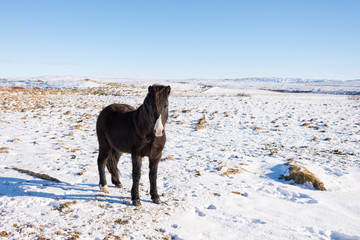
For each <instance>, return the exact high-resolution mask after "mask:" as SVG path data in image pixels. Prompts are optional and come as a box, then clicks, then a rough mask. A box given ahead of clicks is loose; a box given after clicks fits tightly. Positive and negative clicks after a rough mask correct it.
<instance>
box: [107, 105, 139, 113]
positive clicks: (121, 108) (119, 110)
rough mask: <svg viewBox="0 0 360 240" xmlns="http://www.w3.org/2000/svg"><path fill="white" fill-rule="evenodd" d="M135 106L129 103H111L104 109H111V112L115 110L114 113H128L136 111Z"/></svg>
mask: <svg viewBox="0 0 360 240" xmlns="http://www.w3.org/2000/svg"><path fill="white" fill-rule="evenodd" d="M134 110H135V108H133V107H132V106H130V105H127V104H117V103H114V104H111V105H109V106H107V107H106V108H105V109H104V110H103V111H109V112H113V113H115V112H116V113H120V114H121V113H126V112H131V111H134Z"/></svg>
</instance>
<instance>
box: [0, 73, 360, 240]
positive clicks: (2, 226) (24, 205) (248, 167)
mask: <svg viewBox="0 0 360 240" xmlns="http://www.w3.org/2000/svg"><path fill="white" fill-rule="evenodd" d="M157 82H158V83H162V84H168V85H171V87H172V93H171V96H170V98H169V101H170V106H169V110H170V112H169V119H168V123H167V125H166V134H167V138H168V140H167V144H166V147H165V150H164V152H163V159H162V161H161V162H160V165H159V174H158V189H159V193H160V195H162V196H161V200H162V201H163V203H162V204H161V205H156V204H153V203H151V200H150V194H149V180H148V176H147V175H148V169H147V162H148V160H147V159H144V164H143V175H142V179H141V182H142V184H141V188H140V196H141V200H142V206H140V207H133V206H132V205H131V199H130V188H131V183H132V180H131V160H130V156H129V155H123V157H122V159H121V160H120V163H119V169H120V172H121V178H120V179H121V182H122V184H123V186H124V187H123V188H122V189H117V188H115V187H114V186H113V185H110V189H111V192H110V193H109V194H104V193H101V192H99V188H98V182H99V179H98V172H97V163H96V159H97V152H98V145H97V139H96V133H95V123H96V117H97V115H98V114H99V112H100V111H101V109H102V108H103V107H105V106H106V105H108V104H111V103H114V102H117V103H126V104H130V105H133V106H139V105H140V104H141V103H142V101H143V99H144V97H145V95H146V90H147V86H148V85H149V84H153V83H157ZM269 90H272V91H269ZM292 92H297V93H292ZM299 92H301V93H299ZM304 92H311V93H304ZM359 92H360V81H356V80H354V81H325V80H324V81H323V80H318V81H313V80H304V79H247V80H244V79H243V80H236V79H235V80H222V81H220V80H184V81H183V80H178V81H174V80H173V81H167V80H162V81H153V80H131V79H117V80H112V79H92V80H89V79H87V80H84V79H83V78H76V77H67V78H64V77H41V78H22V79H20V78H19V79H0V239H1V237H3V238H4V239H7V238H8V239H77V238H78V239H334V240H335V239H344V240H345V239H351V240H354V239H357V240H359V239H360V227H359V226H360V204H359V202H360V184H359V182H360V100H359V98H358V97H357V96H355V97H354V96H352V97H351V96H349V95H347V94H349V93H352V94H354V93H359ZM314 93H316V94H314ZM324 93H337V94H336V95H335V94H324ZM204 117H205V119H206V123H205V124H203V125H202V127H201V128H197V127H196V124H197V123H198V121H199V119H200V118H204ZM289 159H294V160H295V161H297V162H298V163H300V164H301V165H303V166H304V167H306V168H307V169H309V170H310V171H311V172H313V173H314V174H315V175H316V176H317V177H318V178H319V179H320V180H321V181H322V182H323V183H324V184H325V187H326V191H317V190H315V189H314V188H313V187H312V186H311V185H309V184H306V185H298V184H294V183H293V182H291V181H284V180H279V177H280V176H281V175H283V174H286V172H287V171H288V167H287V166H285V165H284V164H285V163H286V162H287V161H288V160H289ZM12 168H18V169H24V170H29V171H33V172H36V173H41V174H48V175H49V176H51V177H54V178H57V179H59V180H60V181H61V183H57V182H53V181H47V180H43V179H40V178H38V177H34V176H30V175H29V174H26V173H21V172H19V171H16V170H14V169H12ZM107 176H108V181H109V182H110V176H109V174H107Z"/></svg>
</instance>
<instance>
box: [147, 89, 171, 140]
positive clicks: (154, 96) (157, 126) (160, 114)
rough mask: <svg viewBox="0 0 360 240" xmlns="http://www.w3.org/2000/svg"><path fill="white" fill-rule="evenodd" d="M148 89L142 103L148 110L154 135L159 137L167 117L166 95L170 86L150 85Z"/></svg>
mask: <svg viewBox="0 0 360 240" xmlns="http://www.w3.org/2000/svg"><path fill="white" fill-rule="evenodd" d="M148 90H149V92H148V95H147V97H146V99H145V102H144V105H145V107H146V109H147V111H148V116H149V118H150V121H151V124H152V126H153V127H152V128H153V131H154V134H155V136H156V137H161V136H162V135H163V134H164V126H165V123H166V120H167V118H168V97H169V94H170V90H171V88H170V86H162V85H152V86H149V89H148Z"/></svg>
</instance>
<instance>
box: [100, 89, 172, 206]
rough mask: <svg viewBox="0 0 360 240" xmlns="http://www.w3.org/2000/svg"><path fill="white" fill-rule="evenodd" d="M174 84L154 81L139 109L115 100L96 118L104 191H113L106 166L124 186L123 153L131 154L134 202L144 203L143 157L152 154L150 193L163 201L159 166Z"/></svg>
mask: <svg viewBox="0 0 360 240" xmlns="http://www.w3.org/2000/svg"><path fill="white" fill-rule="evenodd" d="M170 90H171V88H170V86H162V85H152V86H149V87H148V93H147V95H146V97H145V100H144V102H143V104H142V105H141V106H140V107H138V108H137V109H135V108H133V107H132V106H129V105H127V104H111V105H109V106H107V107H106V108H104V109H103V110H102V111H101V112H100V114H99V117H98V119H97V122H96V133H97V137H98V142H99V155H98V159H97V163H98V170H99V177H100V183H99V188H100V191H102V192H105V193H109V192H110V189H109V187H108V186H107V183H106V177H105V166H106V167H107V169H108V170H109V172H110V174H111V182H112V183H113V184H114V185H115V186H116V187H117V188H121V187H122V185H121V182H120V179H119V173H120V171H119V169H118V168H117V165H118V162H119V159H120V157H121V155H122V154H123V153H130V154H131V161H132V180H133V184H132V188H131V200H132V204H133V205H134V206H139V205H141V202H140V196H139V182H140V176H141V165H142V159H143V157H148V158H149V179H150V195H151V199H152V202H153V203H156V204H160V203H161V202H160V197H159V194H158V191H157V185H156V182H157V169H158V164H159V162H160V159H161V155H162V150H163V149H164V146H165V143H166V134H165V124H166V121H167V119H168V97H169V95H170Z"/></svg>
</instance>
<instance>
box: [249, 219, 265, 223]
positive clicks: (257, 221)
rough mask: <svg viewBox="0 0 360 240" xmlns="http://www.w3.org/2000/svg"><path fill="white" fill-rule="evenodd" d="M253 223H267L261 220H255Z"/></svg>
mask: <svg viewBox="0 0 360 240" xmlns="http://www.w3.org/2000/svg"><path fill="white" fill-rule="evenodd" d="M251 223H257V224H266V222H264V221H262V220H260V219H253V220H251Z"/></svg>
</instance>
